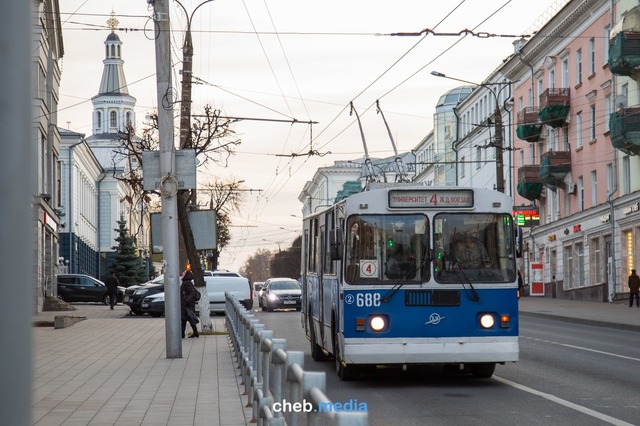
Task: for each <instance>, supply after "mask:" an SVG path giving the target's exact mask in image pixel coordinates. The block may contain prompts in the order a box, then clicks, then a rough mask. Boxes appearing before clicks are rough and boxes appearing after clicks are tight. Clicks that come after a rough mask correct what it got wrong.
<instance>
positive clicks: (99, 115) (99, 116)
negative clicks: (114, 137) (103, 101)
mask: <svg viewBox="0 0 640 426" xmlns="http://www.w3.org/2000/svg"><path fill="white" fill-rule="evenodd" d="M101 129H102V112H100V111H96V133H102V132H101V131H100V130H101Z"/></svg>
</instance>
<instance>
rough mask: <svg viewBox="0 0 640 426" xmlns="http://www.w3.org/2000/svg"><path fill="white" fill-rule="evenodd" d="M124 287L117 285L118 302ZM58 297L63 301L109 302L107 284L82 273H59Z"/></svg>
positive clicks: (122, 295) (120, 300)
mask: <svg viewBox="0 0 640 426" xmlns="http://www.w3.org/2000/svg"><path fill="white" fill-rule="evenodd" d="M124 290H125V288H124V287H118V302H120V303H122V301H123V298H124ZM58 298H59V299H61V300H63V301H65V302H69V303H70V302H98V303H103V304H105V305H108V304H109V295H108V294H107V286H106V285H105V284H104V283H103V282H102V281H100V280H98V279H96V278H93V277H91V276H89V275H84V274H59V275H58Z"/></svg>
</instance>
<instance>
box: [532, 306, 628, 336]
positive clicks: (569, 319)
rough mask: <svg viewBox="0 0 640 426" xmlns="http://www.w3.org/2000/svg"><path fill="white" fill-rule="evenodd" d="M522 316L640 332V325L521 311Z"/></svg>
mask: <svg viewBox="0 0 640 426" xmlns="http://www.w3.org/2000/svg"><path fill="white" fill-rule="evenodd" d="M520 315H521V316H528V317H535V318H548V319H553V320H558V321H565V322H571V323H575V324H586V325H592V326H595V327H606V328H615V329H618V330H627V331H638V332H640V325H634V324H622V323H617V322H611V321H600V320H594V319H588V318H574V317H567V316H563V315H554V314H542V313H539V312H525V311H520Z"/></svg>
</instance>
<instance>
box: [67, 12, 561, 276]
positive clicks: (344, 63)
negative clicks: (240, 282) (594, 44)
mask: <svg viewBox="0 0 640 426" xmlns="http://www.w3.org/2000/svg"><path fill="white" fill-rule="evenodd" d="M60 3H61V5H60V6H61V9H62V10H61V11H62V22H63V37H64V57H63V61H62V83H61V88H60V105H59V113H58V124H59V126H61V127H65V128H69V129H71V130H73V131H76V132H80V133H85V134H86V136H87V137H88V136H89V135H90V134H91V113H92V110H93V107H92V104H91V97H93V96H95V95H97V92H98V88H99V86H100V78H101V75H102V69H103V63H102V60H103V59H104V45H103V43H104V40H105V39H106V37H107V35H108V34H109V32H110V30H109V28H108V26H107V24H106V21H107V19H108V18H109V17H110V15H111V12H112V11H113V12H114V13H115V15H116V19H118V21H119V24H118V27H119V30H118V31H117V34H118V36H119V37H120V40H121V41H122V43H123V47H122V49H123V50H122V58H123V59H124V70H125V75H126V79H127V83H128V88H129V93H130V94H131V95H132V96H134V97H135V98H136V99H137V105H136V118H137V127H138V129H141V128H142V126H143V121H144V117H145V115H146V114H147V113H148V112H152V111H154V110H155V109H156V96H155V94H156V89H155V83H156V80H155V69H156V68H155V66H156V65H155V44H154V40H153V31H152V28H153V23H152V21H150V16H151V14H152V10H151V8H150V7H149V6H148V5H147V2H146V1H145V0H63V1H61V2H60ZM181 3H182V5H183V6H184V7H185V9H186V10H187V11H188V12H189V14H191V13H192V11H193V10H194V9H195V8H196V7H197V6H198V5H200V4H201V3H202V1H191V0H184V1H181ZM564 3H566V0H538V1H531V0H466V1H464V0H462V1H461V0H452V1H433V0H394V1H388V0H387V1H379V0H323V1H308V0H215V1H211V2H208V4H204V5H202V6H201V7H199V8H198V10H197V11H196V12H195V13H194V14H193V19H192V25H191V28H192V35H193V43H194V51H195V54H194V58H193V70H194V76H195V77H197V78H199V79H201V80H202V81H203V82H205V84H199V85H194V86H193V103H192V113H194V114H197V113H199V112H201V111H202V108H203V106H204V105H211V106H213V107H214V108H217V109H220V110H222V112H223V114H224V115H228V116H235V117H253V118H260V119H278V120H290V119H296V120H299V121H317V122H318V124H316V125H313V127H312V128H311V127H310V126H308V125H306V124H293V125H292V124H288V123H278V122H265V121H239V122H236V123H235V124H234V125H233V130H234V131H235V132H237V135H238V136H239V137H240V138H241V139H242V144H241V145H240V146H239V147H238V149H237V154H236V155H235V156H234V157H233V158H231V159H230V161H229V163H228V165H226V167H224V166H223V165H219V166H214V167H211V168H210V169H209V170H208V171H206V172H205V173H201V174H199V176H198V183H199V184H200V183H203V182H206V181H208V180H211V179H212V177H214V176H215V177H217V178H219V179H222V180H244V181H245V182H244V183H243V186H244V187H245V188H246V189H252V190H256V191H251V192H249V191H246V192H244V193H245V194H246V202H245V204H244V206H243V207H242V211H241V212H240V213H238V214H235V215H234V217H233V227H232V235H233V239H232V241H231V243H230V245H229V247H228V248H226V249H225V250H224V252H223V254H222V257H221V259H220V268H224V269H230V270H238V269H239V268H240V266H242V265H243V263H244V262H245V260H246V259H247V257H248V256H250V255H251V254H252V253H253V252H255V250H256V249H258V248H263V249H270V250H278V245H280V247H282V248H286V247H288V246H289V244H290V243H291V241H292V240H293V239H294V238H295V237H296V236H297V235H299V230H300V227H301V224H300V219H299V217H300V216H301V208H302V205H301V204H300V202H299V201H298V195H299V194H300V192H301V190H302V188H303V186H304V184H305V182H307V181H309V180H310V179H311V178H312V177H313V174H314V172H315V171H316V169H317V168H318V167H322V166H326V165H331V164H333V162H334V161H340V160H351V159H356V158H361V157H362V156H363V154H364V150H363V143H362V139H361V137H360V133H359V130H358V126H357V124H355V122H354V119H355V117H354V116H350V115H349V108H348V105H349V103H350V102H352V101H353V103H354V105H355V107H356V108H357V110H358V113H359V114H360V116H361V118H362V122H363V129H364V133H365V137H366V142H367V146H368V150H369V155H370V156H371V157H373V158H379V157H387V156H391V155H393V150H392V146H391V143H390V141H389V138H388V135H387V132H386V129H385V127H384V123H383V121H382V119H381V117H380V115H379V114H376V113H375V102H376V100H379V101H380V105H381V107H382V109H383V111H384V114H385V117H386V119H387V121H388V122H389V126H390V128H391V130H392V132H393V134H394V139H395V142H396V144H397V146H398V149H399V150H400V151H409V150H411V149H412V148H414V147H415V146H416V145H417V144H418V143H419V142H420V140H421V139H422V138H423V137H424V136H425V135H426V134H427V133H428V132H429V131H431V130H432V128H433V113H434V111H435V105H436V102H437V100H438V98H439V97H440V96H441V95H442V94H444V93H445V92H446V91H448V90H450V89H452V88H454V87H457V86H459V85H460V84H461V83H458V82H455V81H452V80H447V79H443V78H437V77H434V76H432V75H431V74H430V73H431V71H434V70H437V71H439V72H442V73H445V74H447V75H449V76H453V77H456V78H461V79H464V80H469V81H476V82H480V81H482V80H483V79H484V78H485V77H487V75H488V74H489V73H491V72H492V71H493V70H494V69H495V68H497V67H498V65H499V64H500V63H501V61H502V60H503V59H504V58H506V57H507V56H508V55H509V54H511V53H512V52H513V46H512V43H513V41H514V40H515V39H516V38H515V37H511V36H516V35H521V34H531V32H532V31H534V30H535V29H537V27H538V26H539V23H540V22H541V20H544V18H545V17H548V16H550V13H551V12H550V11H554V10H557V8H558V7H559V5H561V4H564ZM169 4H170V6H171V27H172V31H173V32H172V38H171V39H172V40H171V43H172V52H173V57H172V63H173V64H174V67H173V85H174V87H175V88H176V90H178V91H179V87H180V75H179V71H180V69H181V64H180V59H181V57H182V53H181V47H182V41H183V36H184V30H185V28H186V22H187V21H186V19H185V14H184V13H183V12H182V9H180V8H179V7H178V5H177V1H175V0H172V1H169ZM425 29H429V30H432V31H434V32H435V33H436V34H439V35H433V34H429V35H427V36H405V37H399V36H390V35H389V34H392V33H400V32H404V33H407V32H408V33H417V32H420V31H422V30H425ZM465 29H468V30H472V31H473V32H474V33H484V34H495V35H497V36H507V37H475V36H473V35H468V36H466V37H464V36H457V35H456V36H446V35H442V34H444V33H456V34H457V33H459V32H461V31H462V30H465ZM176 129H177V125H176ZM311 132H312V134H313V140H311V137H310V135H311ZM177 140H178V139H177V138H176V141H177ZM311 149H313V150H315V151H317V152H318V153H319V154H326V155H324V156H320V155H315V156H303V155H291V154H302V153H307V152H309V151H310V150H311ZM258 190H259V191H258ZM294 216H298V218H296V217H294Z"/></svg>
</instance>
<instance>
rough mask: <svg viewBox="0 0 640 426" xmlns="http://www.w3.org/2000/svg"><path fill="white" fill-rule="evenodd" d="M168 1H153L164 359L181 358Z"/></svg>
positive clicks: (176, 181) (176, 187)
mask: <svg viewBox="0 0 640 426" xmlns="http://www.w3.org/2000/svg"><path fill="white" fill-rule="evenodd" d="M168 1H169V0H154V2H153V10H154V15H155V16H154V19H155V22H156V25H157V27H156V29H157V37H156V43H155V47H156V81H157V86H158V87H157V96H158V133H159V136H160V194H161V197H162V243H163V249H162V251H163V254H164V294H165V301H164V306H165V335H166V345H167V346H166V351H167V358H182V337H181V336H182V331H181V328H182V327H181V321H180V289H179V285H180V280H179V274H180V268H179V266H180V265H179V264H178V263H179V260H178V202H177V195H178V179H177V176H176V168H175V146H174V140H173V112H172V110H173V103H174V101H173V88H172V86H171V42H170V35H171V32H170V22H169V8H168V7H167V5H166V2H168Z"/></svg>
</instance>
